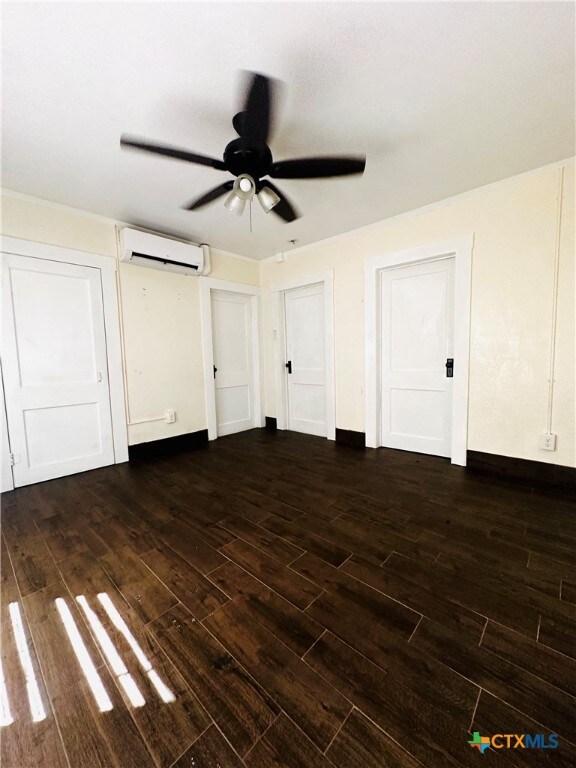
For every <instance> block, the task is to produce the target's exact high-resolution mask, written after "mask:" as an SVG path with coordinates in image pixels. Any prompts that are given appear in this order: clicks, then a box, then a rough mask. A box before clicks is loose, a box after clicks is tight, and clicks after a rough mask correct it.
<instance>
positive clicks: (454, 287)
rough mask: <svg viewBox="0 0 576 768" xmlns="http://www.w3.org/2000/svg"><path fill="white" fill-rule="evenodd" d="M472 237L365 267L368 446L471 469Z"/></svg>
mask: <svg viewBox="0 0 576 768" xmlns="http://www.w3.org/2000/svg"><path fill="white" fill-rule="evenodd" d="M471 262H472V236H464V237H461V238H456V239H454V240H449V241H443V242H440V243H433V244H431V245H426V246H420V247H418V248H413V249H410V250H406V251H400V252H398V253H393V254H388V255H386V256H382V257H378V258H376V259H373V260H372V261H371V262H369V263H368V264H367V267H366V276H365V280H366V382H365V386H366V445H367V446H369V447H372V448H377V447H380V446H384V447H389V448H399V449H402V450H408V451H415V452H419V453H427V454H431V455H437V456H446V457H449V458H450V459H451V461H452V463H453V464H461V465H463V466H465V464H466V448H467V419H468V359H469V334H470V289H471V286H470V279H471Z"/></svg>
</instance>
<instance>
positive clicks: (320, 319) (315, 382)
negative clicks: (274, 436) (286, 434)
mask: <svg viewBox="0 0 576 768" xmlns="http://www.w3.org/2000/svg"><path fill="white" fill-rule="evenodd" d="M284 311H285V329H286V380H287V392H288V398H287V399H288V429H291V430H293V431H295V432H306V433H308V434H310V435H321V436H322V437H326V333H325V327H324V322H325V313H324V284H323V283H320V284H318V285H310V286H306V287H305V288H295V289H294V290H291V291H286V292H285V293H284Z"/></svg>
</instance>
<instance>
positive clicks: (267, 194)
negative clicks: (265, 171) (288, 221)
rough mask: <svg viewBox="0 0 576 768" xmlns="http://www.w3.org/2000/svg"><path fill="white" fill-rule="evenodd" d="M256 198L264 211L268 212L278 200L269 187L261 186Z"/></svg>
mask: <svg viewBox="0 0 576 768" xmlns="http://www.w3.org/2000/svg"><path fill="white" fill-rule="evenodd" d="M258 200H259V201H260V205H261V206H262V208H263V209H264V213H270V211H271V210H272V208H274V206H275V205H278V203H279V202H280V198H279V197H278V195H277V194H276V192H274V191H273V190H271V189H270V187H262V189H261V190H260V192H258Z"/></svg>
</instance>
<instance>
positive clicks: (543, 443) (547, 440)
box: [538, 432, 556, 451]
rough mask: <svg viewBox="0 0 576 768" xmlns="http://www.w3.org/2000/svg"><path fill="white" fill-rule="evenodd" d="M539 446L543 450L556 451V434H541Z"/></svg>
mask: <svg viewBox="0 0 576 768" xmlns="http://www.w3.org/2000/svg"><path fill="white" fill-rule="evenodd" d="M538 448H540V449H541V450H542V451H555V450H556V435H552V434H551V433H550V432H547V433H546V434H544V435H540V439H539V440H538Z"/></svg>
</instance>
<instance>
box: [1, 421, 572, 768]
mask: <svg viewBox="0 0 576 768" xmlns="http://www.w3.org/2000/svg"><path fill="white" fill-rule="evenodd" d="M575 513H576V500H574V499H569V498H567V497H562V496H553V495H546V494H545V493H543V492H542V491H534V490H532V489H530V488H528V487H520V486H518V485H508V484H506V483H503V482H500V481H496V480H490V479H487V478H485V477H481V476H478V475H474V474H472V473H470V472H467V471H466V470H464V469H463V468H461V467H453V466H451V465H450V463H449V462H448V461H447V460H445V459H439V458H435V457H428V456H421V455H416V454H411V453H405V452H401V451H390V450H384V449H380V450H378V451H374V450H367V451H360V450H355V449H352V448H347V447H343V446H339V445H335V444H334V443H330V442H328V441H326V440H321V439H319V438H314V437H309V436H305V435H299V434H294V433H281V432H277V433H270V432H266V431H265V430H252V431H250V432H245V433H242V434H239V435H233V436H230V437H226V438H223V439H220V440H218V441H217V442H216V443H214V444H211V445H209V446H206V447H205V448H203V449H199V450H198V451H195V452H192V453H187V454H180V455H177V456H173V457H167V458H161V459H154V460H147V461H141V462H136V463H130V464H124V465H118V466H114V467H107V468H104V469H100V470H95V471H93V472H88V473H85V474H81V475H76V476H73V477H67V478H63V479H61V480H54V481H51V482H48V483H42V484H39V485H36V486H30V487H27V488H21V489H18V490H16V491H13V492H11V493H9V494H4V496H3V498H2V518H1V523H2V537H1V542H0V543H1V551H0V554H1V558H0V566H1V579H2V581H1V585H2V594H1V607H0V614H1V619H2V625H1V633H0V645H1V654H2V669H1V670H0V765H1V766H2V768H111V767H113V766H118V768H120V767H122V768H126V767H127V766H134V768H136V767H137V768H148V767H149V768H171V767H172V766H173V767H174V768H344V766H346V768H418V767H420V768H422V767H424V768H468V766H471V767H472V766H479V765H482V766H496V765H498V766H519V767H522V766H528V767H530V766H538V768H540V767H541V766H548V765H550V766H555V768H556V767H557V768H568V766H574V765H576V733H575V730H574V714H575V709H574V704H575V703H576V644H575V636H574V630H575V624H576V559H575V553H576V514H575ZM78 598H79V599H78ZM475 731H478V732H480V733H481V734H482V735H494V734H496V733H502V734H507V733H510V734H524V733H531V734H536V733H541V734H545V735H546V736H549V735H550V734H551V733H553V734H557V735H558V748H557V749H519V748H518V749H500V750H496V749H493V748H491V749H489V750H487V751H486V752H485V753H484V754H483V755H480V753H479V751H478V750H477V749H473V748H471V746H470V745H469V744H468V741H469V740H470V739H471V738H472V734H473V733H474V732H475Z"/></svg>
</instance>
